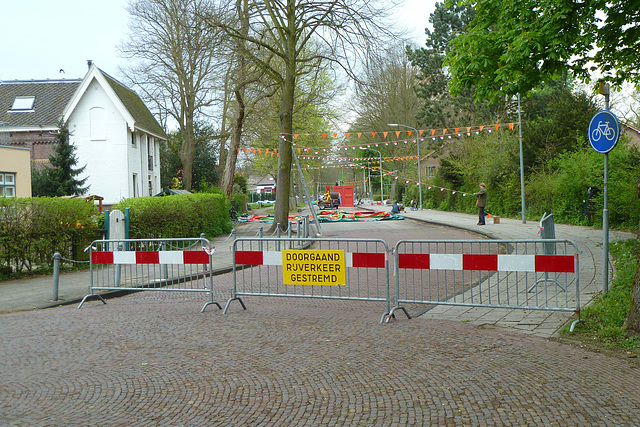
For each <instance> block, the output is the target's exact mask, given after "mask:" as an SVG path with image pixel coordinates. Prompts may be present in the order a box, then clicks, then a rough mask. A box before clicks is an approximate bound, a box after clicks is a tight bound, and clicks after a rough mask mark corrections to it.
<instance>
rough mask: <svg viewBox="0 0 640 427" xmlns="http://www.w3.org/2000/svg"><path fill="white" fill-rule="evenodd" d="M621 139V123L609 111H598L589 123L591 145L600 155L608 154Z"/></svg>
mask: <svg viewBox="0 0 640 427" xmlns="http://www.w3.org/2000/svg"><path fill="white" fill-rule="evenodd" d="M619 139H620V122H619V121H618V118H617V117H616V115H615V114H613V113H612V112H611V111H609V110H602V111H598V112H597V113H596V114H595V115H594V116H593V118H592V119H591V123H589V144H591V147H593V149H594V150H596V151H597V152H598V153H608V152H609V151H611V150H613V148H614V147H615V146H616V144H617V143H618V140H619Z"/></svg>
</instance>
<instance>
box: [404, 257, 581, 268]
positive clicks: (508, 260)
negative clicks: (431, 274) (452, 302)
mask: <svg viewBox="0 0 640 427" xmlns="http://www.w3.org/2000/svg"><path fill="white" fill-rule="evenodd" d="M575 257H577V254H576V255H486V254H484V255H483V254H398V268H413V269H423V270H482V271H524V272H540V273H575Z"/></svg>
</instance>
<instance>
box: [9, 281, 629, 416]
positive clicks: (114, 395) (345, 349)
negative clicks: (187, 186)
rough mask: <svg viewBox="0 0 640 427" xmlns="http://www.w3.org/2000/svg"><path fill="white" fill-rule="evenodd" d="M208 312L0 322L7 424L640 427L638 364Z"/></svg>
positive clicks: (371, 313) (281, 314)
mask: <svg viewBox="0 0 640 427" xmlns="http://www.w3.org/2000/svg"><path fill="white" fill-rule="evenodd" d="M221 280H222V281H224V280H223V278H221ZM201 298H202V297H200V298H197V297H194V296H191V295H182V294H163V295H160V294H158V293H153V292H149V293H138V294H133V295H129V296H125V297H122V298H118V299H114V300H111V301H110V302H109V304H108V305H106V306H105V305H103V304H101V303H99V302H92V303H91V304H87V305H86V306H85V307H84V308H83V309H82V310H78V309H76V308H75V307H73V306H65V307H60V308H56V309H52V310H38V311H30V312H16V313H9V314H5V315H3V316H0V331H1V332H0V335H1V340H0V354H2V355H3V356H2V357H1V358H0V424H2V425H21V426H31V425H37V426H54V425H55V426H59V425H92V424H95V425H166V426H175V425H188V426H200V425H225V426H226V425H229V426H236V425H238V426H239V425H254V426H260V425H380V426H388V425H429V424H434V425H552V424H558V425H593V426H595V425H598V426H601V425H611V426H613V425H616V426H618V425H629V426H632V425H638V424H640V410H639V408H640V394H639V393H638V384H640V369H638V365H634V364H630V363H629V362H627V361H625V360H621V359H616V358H610V357H607V356H605V355H602V354H596V353H590V352H587V351H585V350H583V349H580V348H575V347H571V346H568V345H564V344H560V343H557V342H554V341H550V340H546V339H543V338H539V337H535V336H526V335H522V334H519V333H517V332H511V331H505V330H499V329H492V328H481V327H478V326H474V325H472V324H469V323H462V322H454V321H438V320H431V319H420V318H417V319H414V320H406V319H404V320H402V321H400V320H398V321H395V322H391V323H389V324H380V323H379V314H380V312H381V310H383V307H382V306H381V305H379V304H377V303H367V302H351V301H324V300H313V301H311V300H301V299H282V298H270V299H269V298H266V299H265V298H246V299H245V302H246V304H247V310H246V311H245V310H242V308H241V307H240V306H239V305H233V306H231V307H230V310H229V312H228V313H227V314H226V315H223V314H222V312H221V311H220V310H218V309H208V310H207V311H205V313H199V309H200V306H201V303H202V300H201Z"/></svg>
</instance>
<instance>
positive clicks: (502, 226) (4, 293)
mask: <svg viewBox="0 0 640 427" xmlns="http://www.w3.org/2000/svg"><path fill="white" fill-rule="evenodd" d="M358 208H359V209H366V210H390V209H391V208H390V206H377V205H370V204H365V205H361V206H359V207H358ZM402 216H404V217H405V218H406V219H412V220H417V221H424V222H427V223H432V224H437V225H445V226H450V227H456V228H461V229H466V230H470V231H474V232H478V233H481V234H484V235H487V236H489V237H491V238H493V239H500V240H510V239H538V238H540V236H539V235H538V222H537V221H527V222H526V224H523V223H522V221H521V220H515V219H509V218H501V219H500V223H499V224H492V223H490V221H488V222H487V225H485V226H478V225H475V223H476V220H477V218H476V216H475V215H468V214H463V213H455V212H442V211H435V210H428V209H425V210H417V211H411V210H408V211H407V212H405V213H403V214H402ZM259 227H263V228H264V229H268V227H269V224H243V225H242V226H241V227H240V228H241V229H242V237H248V236H253V235H255V233H256V232H257V230H258V228H259ZM555 230H556V238H557V239H567V240H571V241H573V242H574V243H575V244H576V245H577V246H578V249H579V251H580V287H581V295H580V301H581V305H582V306H583V307H584V306H585V305H587V304H588V303H589V302H591V301H592V300H593V298H594V297H595V296H596V295H597V294H598V293H599V292H601V290H602V237H603V235H602V234H603V233H602V230H600V229H595V228H589V227H581V226H573V225H564V224H556V225H555ZM634 237H635V234H634V233H629V232H620V231H612V232H610V237H609V240H610V242H611V243H613V242H615V241H617V240H624V239H631V238H634ZM213 244H214V246H215V248H216V252H215V255H214V274H223V273H227V272H229V271H231V268H232V263H231V246H232V242H231V238H230V237H229V236H220V237H218V238H216V239H214V240H213ZM612 272H613V269H612V266H611V265H610V266H609V273H610V275H612ZM88 287H89V271H88V270H85V271H81V272H73V273H65V274H61V275H60V281H59V290H58V298H59V299H58V301H53V300H52V298H53V279H52V277H51V276H42V277H36V278H31V279H21V280H13V281H8V282H4V283H0V313H2V312H8V311H19V310H29V309H34V308H47V307H55V306H58V305H62V304H74V303H79V302H80V300H81V299H82V297H84V296H85V295H87V294H88ZM571 317H572V314H571V313H567V312H548V311H540V310H531V311H525V310H510V309H503V308H498V309H492V308H470V307H460V306H444V305H442V306H437V307H435V308H433V309H431V310H429V311H427V312H426V313H425V314H423V315H422V316H420V318H422V319H436V318H437V319H447V320H458V321H460V320H464V321H465V322H470V323H473V324H476V325H484V326H493V327H507V328H511V329H515V330H519V331H521V332H523V333H527V334H532V335H537V336H542V337H551V336H553V335H555V334H556V333H557V332H558V330H559V329H560V328H561V327H562V326H564V325H565V324H566V323H567V322H568V321H569V320H570V319H571Z"/></svg>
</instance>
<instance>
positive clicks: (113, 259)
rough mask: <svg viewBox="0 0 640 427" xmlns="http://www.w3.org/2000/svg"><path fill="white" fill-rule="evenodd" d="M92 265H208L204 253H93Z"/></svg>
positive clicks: (206, 255) (206, 256)
mask: <svg viewBox="0 0 640 427" xmlns="http://www.w3.org/2000/svg"><path fill="white" fill-rule="evenodd" d="M91 262H92V263H93V264H180V265H182V264H209V254H208V253H207V252H205V251H109V252H107V251H93V252H91Z"/></svg>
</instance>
